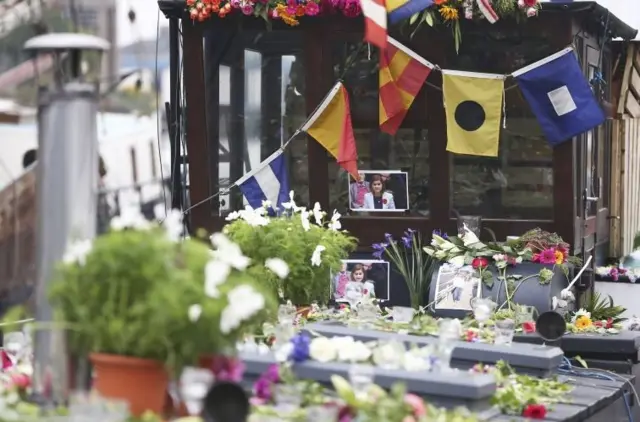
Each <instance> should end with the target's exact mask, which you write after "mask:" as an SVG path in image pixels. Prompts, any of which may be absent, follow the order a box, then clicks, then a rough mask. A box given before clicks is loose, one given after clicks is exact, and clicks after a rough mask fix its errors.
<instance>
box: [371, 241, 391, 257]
mask: <svg viewBox="0 0 640 422" xmlns="http://www.w3.org/2000/svg"><path fill="white" fill-rule="evenodd" d="M387 246H389V244H388V243H374V244H373V245H371V247H372V248H373V257H374V258H375V259H382V255H384V251H385V250H386V249H387Z"/></svg>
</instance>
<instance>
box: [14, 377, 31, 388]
mask: <svg viewBox="0 0 640 422" xmlns="http://www.w3.org/2000/svg"><path fill="white" fill-rule="evenodd" d="M11 383H12V384H13V385H15V386H16V387H18V388H19V389H21V390H23V389H25V388H28V387H29V386H30V385H31V378H29V376H28V375H26V374H12V375H11Z"/></svg>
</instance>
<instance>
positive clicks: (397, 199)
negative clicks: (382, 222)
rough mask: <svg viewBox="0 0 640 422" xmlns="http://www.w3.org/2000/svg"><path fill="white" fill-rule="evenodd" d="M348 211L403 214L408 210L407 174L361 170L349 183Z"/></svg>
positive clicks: (391, 171) (392, 171) (394, 171)
mask: <svg viewBox="0 0 640 422" xmlns="http://www.w3.org/2000/svg"><path fill="white" fill-rule="evenodd" d="M348 194H349V209H350V210H351V211H356V212H404V211H407V210H408V209H409V204H408V198H409V186H408V174H407V172H404V171H398V170H361V171H359V172H358V180H357V181H353V179H351V183H349V191H348Z"/></svg>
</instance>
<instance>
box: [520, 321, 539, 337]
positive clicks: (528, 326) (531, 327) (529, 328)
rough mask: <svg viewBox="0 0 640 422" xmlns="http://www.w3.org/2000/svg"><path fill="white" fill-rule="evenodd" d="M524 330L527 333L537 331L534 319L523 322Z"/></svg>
mask: <svg viewBox="0 0 640 422" xmlns="http://www.w3.org/2000/svg"><path fill="white" fill-rule="evenodd" d="M522 331H523V332H525V333H527V334H528V333H535V332H536V323H535V322H533V321H525V322H523V323H522Z"/></svg>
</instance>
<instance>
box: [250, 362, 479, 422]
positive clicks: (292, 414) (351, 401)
mask: <svg viewBox="0 0 640 422" xmlns="http://www.w3.org/2000/svg"><path fill="white" fill-rule="evenodd" d="M331 383H332V386H333V390H334V391H328V390H327V389H325V388H324V387H323V386H321V385H320V384H318V383H316V382H313V381H300V380H297V379H296V378H295V377H294V376H292V374H291V372H290V371H289V369H288V367H286V366H277V365H274V366H272V367H270V368H269V369H268V370H267V371H266V372H265V373H264V374H263V375H262V376H261V377H260V378H259V379H258V381H257V382H256V383H255V384H254V389H253V390H254V396H253V398H252V400H251V401H252V413H251V416H250V418H249V422H252V421H258V420H261V418H263V417H265V416H268V417H269V416H270V417H273V418H278V419H279V420H283V421H307V420H322V421H326V422H334V421H335V422H351V421H355V420H358V421H363V422H374V421H375V422H379V421H386V422H396V421H397V422H426V421H433V420H444V421H449V422H475V421H477V418H476V416H475V415H473V414H471V413H470V412H469V411H468V410H466V409H455V410H445V409H439V408H437V407H435V406H432V405H430V404H428V403H427V402H425V401H424V400H423V399H422V398H420V397H418V396H416V395H413V394H407V392H406V388H405V387H404V385H402V384H401V383H397V384H395V385H394V386H393V387H392V388H391V389H390V391H389V392H386V391H385V390H383V389H382V388H380V387H378V386H377V385H375V384H372V385H370V386H368V387H367V388H366V389H365V390H358V391H356V390H355V389H354V388H353V387H352V386H351V385H350V384H349V382H347V381H346V380H345V379H344V378H342V377H340V376H337V375H333V376H332V377H331ZM279 390H280V391H282V390H284V391H287V390H288V392H289V394H293V395H296V396H297V400H296V401H299V406H296V408H295V409H290V408H282V407H281V406H279V405H278V391H279ZM285 407H289V406H285ZM312 415H313V417H312ZM314 417H315V419H314Z"/></svg>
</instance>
